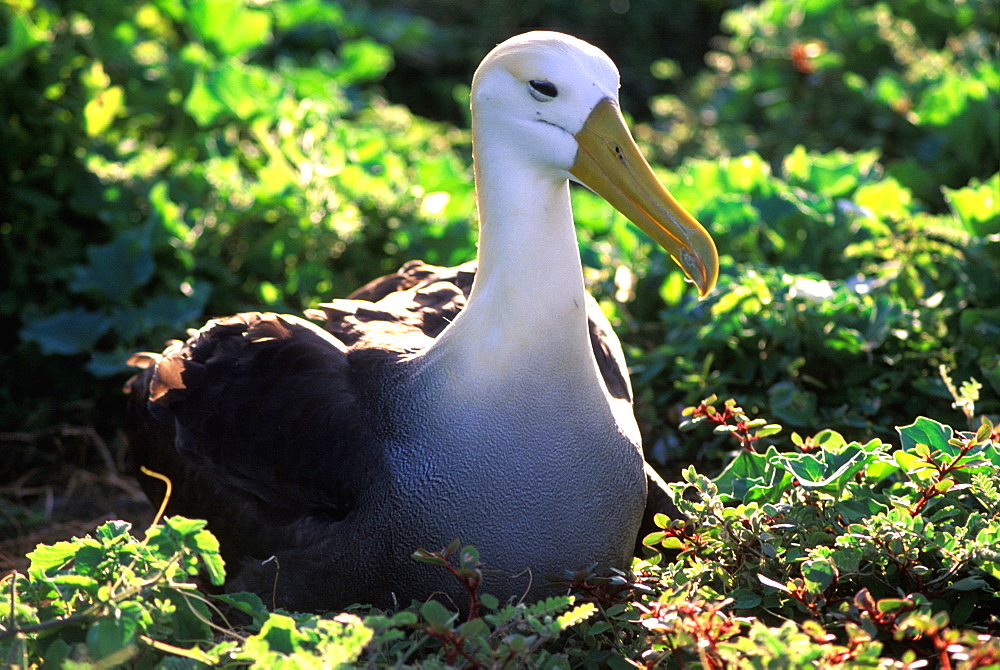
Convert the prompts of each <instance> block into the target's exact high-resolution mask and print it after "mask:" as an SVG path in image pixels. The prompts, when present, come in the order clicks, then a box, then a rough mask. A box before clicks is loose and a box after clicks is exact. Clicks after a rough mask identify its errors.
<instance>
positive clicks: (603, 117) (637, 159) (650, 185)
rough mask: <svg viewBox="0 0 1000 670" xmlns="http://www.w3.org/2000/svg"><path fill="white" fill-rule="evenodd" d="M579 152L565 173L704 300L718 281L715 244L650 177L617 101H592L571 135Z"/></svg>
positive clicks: (692, 218) (655, 180)
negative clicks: (648, 242) (643, 237)
mask: <svg viewBox="0 0 1000 670" xmlns="http://www.w3.org/2000/svg"><path fill="white" fill-rule="evenodd" d="M576 141H577V143H579V145H580V149H579V151H578V152H577V155H576V162H575V163H574V164H573V167H572V168H570V173H571V174H572V175H573V176H574V177H576V178H577V179H579V180H580V182H581V183H582V184H583V185H584V186H586V187H587V188H589V189H590V190H592V191H594V192H595V193H597V194H598V195H600V196H601V197H602V198H604V199H605V200H607V201H608V202H609V203H611V205H612V206H614V208H615V209H617V210H618V211H619V212H621V213H622V214H624V215H625V216H626V217H628V219H629V220H630V221H631V222H632V223H634V224H635V225H637V226H639V227H640V228H641V229H642V230H643V231H644V232H645V233H646V234H647V235H649V236H650V237H651V238H653V239H654V240H656V242H657V243H658V244H659V245H660V246H661V247H663V248H664V249H666V251H667V253H669V254H670V256H671V257H672V258H673V259H674V262H676V263H677V264H678V265H679V266H680V267H681V269H682V270H684V274H686V275H687V276H688V278H690V279H691V281H693V282H694V283H695V284H696V285H697V286H698V293H699V294H700V295H701V297H705V296H706V295H708V293H709V292H710V291H711V290H712V287H714V286H715V282H716V280H717V279H718V278H719V254H718V252H717V251H716V250H715V242H713V241H712V237H711V236H710V235H709V234H708V231H706V230H705V229H704V228H703V227H702V225H701V224H700V223H698V222H697V221H696V220H695V218H694V217H693V216H691V215H690V214H688V212H687V210H686V209H684V207H682V206H681V204H680V203H679V202H677V201H676V200H675V199H674V196H672V195H670V193H669V192H668V191H667V189H665V188H664V187H663V185H662V184H661V183H660V182H659V180H658V179H657V178H656V175H655V174H653V169H652V168H651V167H649V163H647V162H646V159H645V158H643V157H642V153H640V151H639V147H637V146H636V145H635V141H634V140H633V139H632V135H631V133H629V131H628V126H626V125H625V119H624V118H622V114H621V111H619V109H618V105H617V103H615V101H614V100H612V99H611V98H605V99H604V100H601V101H600V102H599V103H597V106H596V107H594V109H593V111H592V112H591V113H590V116H588V117H587V121H586V123H584V124H583V128H582V129H580V132H578V133H577V134H576Z"/></svg>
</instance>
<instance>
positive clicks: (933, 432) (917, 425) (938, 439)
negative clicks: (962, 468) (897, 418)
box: [896, 416, 958, 455]
mask: <svg viewBox="0 0 1000 670" xmlns="http://www.w3.org/2000/svg"><path fill="white" fill-rule="evenodd" d="M896 430H897V431H898V432H899V438H900V441H901V442H902V446H903V449H904V450H906V451H912V452H914V453H918V454H919V453H920V452H919V448H920V447H918V445H925V446H924V447H922V448H924V449H926V448H928V447H929V448H930V450H934V451H941V452H943V453H946V454H949V455H955V454H957V453H958V450H957V449H956V448H955V447H954V446H952V445H951V444H949V441H950V440H951V439H952V438H953V437H955V431H954V430H952V429H951V426H945V425H943V424H941V423H938V422H937V421H935V420H933V419H928V418H927V417H923V416H922V417H920V418H918V419H917V420H916V421H914V422H913V423H912V424H910V425H909V426H897V427H896Z"/></svg>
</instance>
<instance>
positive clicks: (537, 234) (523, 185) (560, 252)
mask: <svg viewBox="0 0 1000 670" xmlns="http://www.w3.org/2000/svg"><path fill="white" fill-rule="evenodd" d="M474 130H475V129H474ZM489 140H490V138H489V137H483V136H482V134H481V133H480V134H477V135H476V136H475V145H474V146H475V150H476V157H475V158H476V161H475V165H476V186H477V198H478V204H479V216H480V228H479V270H478V272H477V275H476V280H475V284H474V285H473V287H472V293H471V295H470V296H469V301H468V304H467V305H466V307H465V309H464V310H463V311H462V312H461V313H460V314H459V315H458V317H456V319H455V321H454V322H453V323H452V324H451V325H450V326H449V327H448V328H447V329H446V330H445V331H444V332H443V333H442V334H441V335H440V336H439V338H438V340H437V341H436V342H435V344H434V345H433V346H432V347H431V349H430V350H428V352H427V353H428V355H429V356H430V357H434V356H435V355H445V356H447V358H448V362H447V363H446V365H448V366H456V370H461V371H462V373H461V374H469V375H472V376H474V377H478V379H477V381H478V382H482V381H484V379H483V377H491V378H493V379H494V380H495V381H500V382H503V378H504V377H505V376H508V377H509V378H516V377H518V376H519V375H518V368H519V367H520V369H521V370H523V367H522V364H523V365H525V366H533V367H537V366H543V367H547V368H554V369H558V370H562V371H564V372H565V373H566V374H569V375H572V376H574V377H575V378H577V379H579V378H580V375H585V376H596V374H597V371H596V368H595V364H594V361H593V354H592V352H591V347H590V340H589V334H588V330H587V316H586V302H585V300H584V286H583V272H582V269H581V265H580V252H579V249H578V247H577V241H576V234H575V230H574V227H573V214H572V211H571V209H570V199H569V184H568V182H567V180H566V178H565V177H564V176H562V175H560V174H557V173H555V172H554V171H552V170H543V169H540V168H538V167H537V166H536V165H534V164H533V163H531V161H529V160H527V159H525V158H524V157H523V154H521V153H519V152H518V151H516V150H511V147H510V146H509V145H508V144H506V143H504V142H502V141H494V142H492V143H491V142H490V141H489ZM538 372H542V370H538Z"/></svg>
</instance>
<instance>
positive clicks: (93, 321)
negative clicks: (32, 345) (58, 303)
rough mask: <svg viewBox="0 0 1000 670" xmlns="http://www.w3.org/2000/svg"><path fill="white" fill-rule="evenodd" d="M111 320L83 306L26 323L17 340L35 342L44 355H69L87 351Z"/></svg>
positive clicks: (106, 329) (106, 330)
mask: <svg viewBox="0 0 1000 670" xmlns="http://www.w3.org/2000/svg"><path fill="white" fill-rule="evenodd" d="M111 324H112V321H111V318H110V317H108V316H106V315H104V314H100V313H98V312H93V311H90V310H87V309H84V308H83V307H74V308H73V309H71V310H66V311H64V312H58V313H56V314H53V315H52V316H49V317H42V318H39V319H34V320H30V321H28V322H27V323H26V324H25V326H24V327H23V328H22V329H21V332H20V335H21V339H24V340H27V341H29V342H36V343H37V344H38V346H39V347H41V349H42V353H43V354H45V355H51V354H62V355H66V356H71V355H74V354H79V353H84V352H88V351H90V350H91V349H92V348H93V347H94V345H95V344H97V341H98V340H99V339H101V337H103V336H104V335H105V334H106V333H107V332H108V331H109V330H110V329H111Z"/></svg>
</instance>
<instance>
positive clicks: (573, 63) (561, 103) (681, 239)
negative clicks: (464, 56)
mask: <svg viewBox="0 0 1000 670" xmlns="http://www.w3.org/2000/svg"><path fill="white" fill-rule="evenodd" d="M618 81H619V78H618V69H617V68H616V67H615V65H614V63H613V62H611V59H610V58H608V56H607V55H606V54H605V53H604V52H603V51H601V50H600V49H598V48H597V47H595V46H593V45H591V44H587V43H586V42H584V41H583V40H579V39H577V38H575V37H570V36H568V35H562V34H560V33H553V32H531V33H526V34H524V35H518V36H517V37H512V38H511V39H509V40H507V41H506V42H503V43H502V44H500V45H499V46H497V47H496V48H495V49H493V50H492V51H491V52H490V53H489V54H487V55H486V58H484V59H483V62H482V63H481V64H480V66H479V68H478V69H477V70H476V74H475V77H473V79H472V132H473V147H474V150H475V153H476V156H475V157H476V177H477V181H478V182H479V186H480V205H481V209H482V205H483V202H484V201H483V198H484V196H485V197H487V198H489V197H492V194H490V193H487V194H484V193H483V187H484V186H485V183H484V182H485V181H486V179H484V177H485V176H486V173H487V171H488V172H489V175H490V177H489V182H490V186H491V187H493V189H494V190H497V191H499V188H498V187H499V186H500V185H501V184H503V185H507V186H510V187H512V190H513V191H515V192H516V191H517V187H518V186H519V183H520V184H523V183H524V181H523V180H527V181H532V180H539V179H546V178H547V179H550V180H552V181H553V182H558V181H561V182H562V183H563V184H565V180H567V179H571V180H574V181H577V182H580V183H582V184H584V185H585V186H587V187H588V188H590V189H591V190H592V191H595V192H596V193H597V194H599V195H600V196H602V197H603V198H605V199H606V200H607V201H608V202H609V203H611V204H612V205H613V206H614V207H615V208H616V209H618V211H620V212H621V213H622V214H624V215H625V216H627V217H628V218H629V219H630V220H631V221H632V222H633V223H635V224H636V225H637V226H639V227H640V228H642V229H643V230H644V231H645V232H646V234H648V235H649V236H650V237H652V238H653V239H654V240H656V241H657V242H658V243H659V244H660V245H661V246H662V247H663V248H664V249H666V250H667V252H669V253H670V255H671V256H673V258H674V260H675V261H676V262H677V263H678V265H680V266H681V268H682V269H683V270H684V272H685V273H686V274H687V275H688V277H690V278H691V280H692V281H694V282H695V283H696V284H697V285H698V289H699V292H700V293H701V294H702V295H706V294H707V293H708V292H709V291H710V290H711V289H712V286H714V284H715V280H716V277H717V276H718V255H717V253H716V250H715V243H714V242H713V241H712V238H711V237H710V236H709V234H708V233H707V232H706V231H705V229H704V228H702V227H701V225H700V224H699V223H698V222H697V221H695V220H694V218H692V217H691V215H690V214H688V213H687V211H686V210H685V209H684V208H683V207H682V206H681V205H680V204H679V203H678V202H677V201H676V200H674V198H673V196H671V195H670V194H669V193H668V192H667V191H666V190H665V189H664V188H663V186H662V185H661V184H660V182H659V180H658V179H657V178H656V176H655V174H654V173H653V170H652V169H651V168H650V167H649V164H648V163H646V160H645V159H644V158H643V157H642V154H641V153H640V151H639V148H638V147H637V146H636V145H635V141H634V140H633V139H632V136H631V134H630V133H629V131H628V127H627V126H626V125H625V120H624V119H623V118H622V115H621V111H620V110H619V108H618ZM518 180H522V181H520V182H519V181H518ZM566 201H567V202H566V203H565V204H566V207H567V209H568V197H566ZM505 204H506V205H510V204H511V203H505ZM567 218H569V217H568V215H567Z"/></svg>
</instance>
